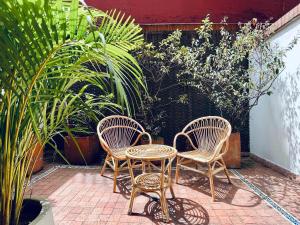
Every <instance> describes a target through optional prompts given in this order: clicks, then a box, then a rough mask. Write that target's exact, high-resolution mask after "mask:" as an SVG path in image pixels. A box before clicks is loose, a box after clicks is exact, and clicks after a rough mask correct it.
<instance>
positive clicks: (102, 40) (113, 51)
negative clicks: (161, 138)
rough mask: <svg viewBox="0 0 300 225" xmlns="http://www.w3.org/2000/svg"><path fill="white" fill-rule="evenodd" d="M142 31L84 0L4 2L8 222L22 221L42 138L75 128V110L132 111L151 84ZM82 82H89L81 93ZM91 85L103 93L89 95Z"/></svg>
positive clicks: (3, 147)
mask: <svg viewBox="0 0 300 225" xmlns="http://www.w3.org/2000/svg"><path fill="white" fill-rule="evenodd" d="M140 31H141V28H140V27H139V26H137V25H135V24H134V23H133V21H132V20H131V19H130V18H128V19H127V20H124V15H121V14H120V13H118V14H116V13H115V12H111V13H104V12H101V11H99V10H96V9H93V8H88V7H86V6H85V5H84V4H80V2H79V1H78V0H72V1H63V0H52V1H51V0H40V1H35V0H32V1H30V0H12V1H0V48H1V51H0V62H1V63H0V75H1V77H0V89H1V90H0V91H1V94H0V109H1V111H0V189H1V192H0V224H3V225H8V224H18V222H19V216H20V211H21V208H22V202H23V198H24V193H25V188H24V187H26V185H27V183H28V181H29V177H27V178H26V174H28V173H29V174H30V171H28V170H29V164H30V161H31V158H32V154H33V149H34V146H35V145H36V144H37V143H38V142H39V143H40V144H41V145H42V146H43V145H45V143H47V142H48V141H49V140H50V139H51V138H52V137H53V136H54V135H55V134H58V133H61V132H64V131H68V132H71V131H72V130H71V129H70V128H69V127H68V126H67V122H66V121H67V119H68V118H69V117H72V115H74V114H78V113H82V112H84V113H85V115H86V116H89V117H91V118H94V119H96V118H97V116H99V114H101V110H102V109H103V108H105V107H123V106H125V107H126V108H127V110H128V112H129V113H130V109H131V107H130V105H131V103H132V101H136V100H137V99H138V98H136V97H135V96H139V95H138V90H139V89H140V86H142V87H144V85H143V82H142V77H141V70H140V68H139V66H138V64H137V63H136V61H135V59H134V58H133V57H132V56H131V54H130V53H129V51H130V50H132V49H133V48H134V47H135V46H136V45H137V44H139V43H140V42H141V41H142V36H141V34H140ZM78 82H83V83H84V84H85V85H84V86H83V87H82V88H81V89H80V90H79V91H77V92H75V91H74V90H73V89H72V87H73V86H74V84H76V83H78ZM89 86H93V87H96V88H99V90H101V95H100V96H94V97H93V98H89V99H85V98H83V97H82V96H83V95H84V92H85V90H86V88H88V87H89ZM112 94H113V96H114V97H113V101H112V98H109V97H108V96H109V95H110V96H111V95H112ZM114 101H115V102H116V103H114ZM95 105H98V106H100V107H98V110H96V111H95V110H89V109H91V108H93V107H95ZM76 129H77V130H78V129H80V127H77V128H76Z"/></svg>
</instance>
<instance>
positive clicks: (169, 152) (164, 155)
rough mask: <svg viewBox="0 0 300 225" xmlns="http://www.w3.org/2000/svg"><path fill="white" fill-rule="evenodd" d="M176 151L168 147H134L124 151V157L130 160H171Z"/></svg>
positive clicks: (152, 145) (151, 145) (150, 145)
mask: <svg viewBox="0 0 300 225" xmlns="http://www.w3.org/2000/svg"><path fill="white" fill-rule="evenodd" d="M176 154H177V150H176V149H175V148H173V147H171V146H168V145H157V144H148V145H136V146H133V147H130V148H128V149H127V150H126V156H127V157H128V158H131V159H144V160H163V159H168V158H173V157H175V156H176Z"/></svg>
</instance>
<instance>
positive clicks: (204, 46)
mask: <svg viewBox="0 0 300 225" xmlns="http://www.w3.org/2000/svg"><path fill="white" fill-rule="evenodd" d="M222 23H223V27H222V28H221V30H220V31H219V36H220V38H219V41H218V42H216V41H215V39H214V38H213V34H214V32H216V31H214V30H213V24H212V22H211V21H210V20H209V17H207V18H205V19H204V20H203V21H202V25H201V26H200V27H199V28H197V29H196V32H197V37H196V38H195V39H194V40H193V41H192V44H191V46H189V47H181V49H185V53H184V54H181V55H180V57H178V59H177V63H179V64H182V66H183V67H184V68H185V70H182V71H181V72H179V73H177V77H178V79H179V80H180V81H181V82H183V83H186V84H187V85H189V86H191V87H194V88H197V89H198V90H199V91H200V92H201V93H203V94H204V95H206V96H207V97H208V98H209V99H210V101H211V102H213V103H214V105H215V106H216V107H217V108H218V109H219V110H220V113H221V115H223V116H225V117H227V118H228V119H229V120H230V121H231V122H232V123H233V126H234V128H235V130H239V129H240V127H241V126H243V123H244V122H245V121H246V119H247V118H248V114H249V111H250V110H251V108H252V107H254V106H255V105H256V104H257V103H258V100H259V98H260V97H261V96H264V95H270V94H271V87H272V84H273V83H274V82H275V80H276V79H277V77H278V76H279V74H280V73H281V72H282V71H283V69H284V56H285V54H286V52H287V51H288V50H290V49H291V48H293V46H294V45H295V43H296V41H297V37H296V38H295V40H294V41H293V42H292V43H290V45H289V46H288V48H286V49H282V48H279V47H278V46H277V45H274V44H271V42H269V41H268V35H267V28H268V26H269V23H268V22H267V23H258V24H255V25H253V21H250V22H248V23H246V24H240V25H239V29H238V31H237V32H232V31H229V30H227V24H226V19H224V21H223V22H222ZM171 36H173V37H175V38H176V37H178V36H179V34H178V31H176V32H174V33H173V34H172V35H171ZM175 43H178V40H176V41H175Z"/></svg>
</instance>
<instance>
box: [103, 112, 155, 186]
mask: <svg viewBox="0 0 300 225" xmlns="http://www.w3.org/2000/svg"><path fill="white" fill-rule="evenodd" d="M97 133H98V136H99V140H100V144H101V146H102V148H103V149H104V150H105V151H106V152H107V156H106V158H105V162H104V165H103V167H102V169H101V173H100V174H101V176H103V174H104V172H105V168H106V166H107V165H108V166H109V167H110V168H111V169H112V170H113V171H114V186H113V192H116V187H117V176H118V174H119V172H120V171H124V170H128V165H127V161H126V155H125V151H126V149H127V148H128V147H131V146H134V145H136V144H137V142H138V141H139V139H140V138H141V137H142V136H143V135H146V136H148V138H149V142H150V144H151V143H152V139H151V136H150V134H149V133H147V132H145V130H144V128H143V127H142V126H141V125H140V124H139V123H138V122H136V121H135V120H133V119H131V118H129V117H126V116H120V115H116V116H109V117H106V118H104V119H102V120H101V121H100V122H99V124H98V126H97Z"/></svg>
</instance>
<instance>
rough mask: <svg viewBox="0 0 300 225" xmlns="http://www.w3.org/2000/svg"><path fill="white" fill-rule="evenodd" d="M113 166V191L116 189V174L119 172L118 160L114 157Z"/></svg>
mask: <svg viewBox="0 0 300 225" xmlns="http://www.w3.org/2000/svg"><path fill="white" fill-rule="evenodd" d="M114 162H115V168H114V190H113V191H114V192H116V191H117V176H118V174H119V160H117V159H115V160H114Z"/></svg>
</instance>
